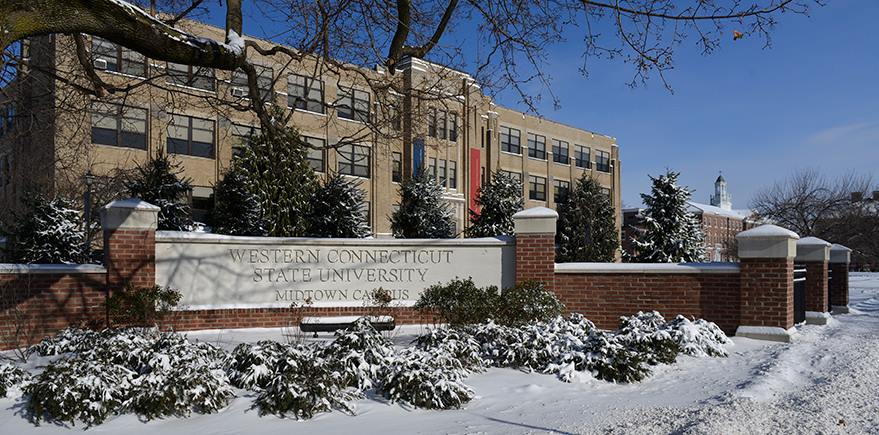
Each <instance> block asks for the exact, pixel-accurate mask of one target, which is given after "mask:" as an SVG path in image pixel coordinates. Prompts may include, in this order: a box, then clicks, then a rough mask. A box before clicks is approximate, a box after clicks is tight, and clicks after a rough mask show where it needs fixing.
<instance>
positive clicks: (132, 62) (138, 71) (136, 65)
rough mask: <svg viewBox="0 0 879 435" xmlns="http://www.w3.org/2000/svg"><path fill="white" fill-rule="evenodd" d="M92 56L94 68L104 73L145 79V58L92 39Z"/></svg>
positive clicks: (105, 41)
mask: <svg viewBox="0 0 879 435" xmlns="http://www.w3.org/2000/svg"><path fill="white" fill-rule="evenodd" d="M92 56H93V58H94V60H93V62H94V64H95V66H96V67H98V68H99V69H103V70H106V71H114V72H118V73H123V74H128V75H132V76H137V77H146V57H145V56H144V55H142V54H140V53H138V52H136V51H133V50H129V49H127V48H125V47H122V46H121V45H116V44H114V43H112V42H110V41H107V40H106V39H101V38H98V37H96V36H95V37H92Z"/></svg>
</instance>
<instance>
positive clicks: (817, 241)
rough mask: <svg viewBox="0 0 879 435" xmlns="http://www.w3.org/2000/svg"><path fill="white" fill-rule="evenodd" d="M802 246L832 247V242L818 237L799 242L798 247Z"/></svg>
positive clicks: (805, 238)
mask: <svg viewBox="0 0 879 435" xmlns="http://www.w3.org/2000/svg"><path fill="white" fill-rule="evenodd" d="M800 246H828V247H829V246H830V242H828V241H827V240H824V239H819V238H817V237H803V238H802V239H800V240H798V241H797V247H800Z"/></svg>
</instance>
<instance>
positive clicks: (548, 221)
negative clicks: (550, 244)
mask: <svg viewBox="0 0 879 435" xmlns="http://www.w3.org/2000/svg"><path fill="white" fill-rule="evenodd" d="M558 218H559V214H558V213H556V211H555V210H552V209H549V208H546V207H534V208H529V209H526V210H522V211H520V212H518V213H516V214H514V215H513V222H514V224H515V227H516V234H555V224H556V221H557V220H558Z"/></svg>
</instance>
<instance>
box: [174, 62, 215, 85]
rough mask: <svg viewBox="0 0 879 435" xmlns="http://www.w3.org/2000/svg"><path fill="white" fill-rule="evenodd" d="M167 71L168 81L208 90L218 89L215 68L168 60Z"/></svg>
mask: <svg viewBox="0 0 879 435" xmlns="http://www.w3.org/2000/svg"><path fill="white" fill-rule="evenodd" d="M167 72H168V83H173V84H175V85H180V86H189V87H190V88H197V89H204V90H206V91H215V90H216V89H217V86H216V83H217V80H216V76H215V75H214V70H213V68H203V67H199V66H192V65H183V64H180V63H172V62H168V69H167Z"/></svg>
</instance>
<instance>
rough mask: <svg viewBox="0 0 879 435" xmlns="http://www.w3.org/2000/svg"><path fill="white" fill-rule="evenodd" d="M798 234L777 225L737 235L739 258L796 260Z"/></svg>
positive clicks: (765, 226)
mask: <svg viewBox="0 0 879 435" xmlns="http://www.w3.org/2000/svg"><path fill="white" fill-rule="evenodd" d="M799 238H800V236H798V235H797V233H795V232H793V231H791V230H788V229H785V228H782V227H779V226H777V225H761V226H759V227H757V228H753V229H750V230H748V231H743V232H741V233H738V234H736V240H738V242H739V258H794V257H796V256H797V243H796V241H797V240H798V239H799Z"/></svg>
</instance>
